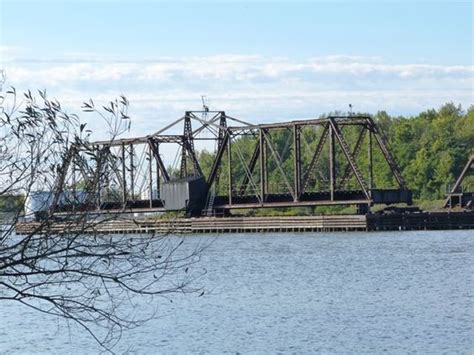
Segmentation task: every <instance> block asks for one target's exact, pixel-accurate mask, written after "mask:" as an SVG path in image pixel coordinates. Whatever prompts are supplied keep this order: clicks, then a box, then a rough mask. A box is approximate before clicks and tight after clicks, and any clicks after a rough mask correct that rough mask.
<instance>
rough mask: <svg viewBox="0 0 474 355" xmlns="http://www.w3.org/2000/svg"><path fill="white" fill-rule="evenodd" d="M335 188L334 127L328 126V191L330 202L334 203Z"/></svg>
mask: <svg viewBox="0 0 474 355" xmlns="http://www.w3.org/2000/svg"><path fill="white" fill-rule="evenodd" d="M335 186H336V146H335V140H334V127H333V126H332V125H330V126H329V190H330V193H331V201H334V192H335Z"/></svg>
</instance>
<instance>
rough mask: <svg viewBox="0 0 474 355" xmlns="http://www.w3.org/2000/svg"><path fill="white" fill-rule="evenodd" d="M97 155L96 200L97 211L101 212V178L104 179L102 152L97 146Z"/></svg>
mask: <svg viewBox="0 0 474 355" xmlns="http://www.w3.org/2000/svg"><path fill="white" fill-rule="evenodd" d="M95 155H96V161H97V165H96V169H97V199H96V204H97V206H96V207H97V209H98V210H100V203H101V199H100V193H101V183H100V182H101V178H102V150H101V149H99V146H98V145H96V146H95Z"/></svg>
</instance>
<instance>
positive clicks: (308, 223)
mask: <svg viewBox="0 0 474 355" xmlns="http://www.w3.org/2000/svg"><path fill="white" fill-rule="evenodd" d="M38 226H39V223H38V222H23V223H18V224H17V225H16V232H17V234H29V233H32V232H34V231H35V230H36V229H37V228H38ZM436 229H437V230H440V229H474V212H419V213H393V214H369V215H324V216H285V217H201V218H177V219H170V220H165V219H158V220H131V219H117V220H112V221H103V222H101V223H96V224H95V225H94V226H93V227H89V228H88V229H87V230H85V231H84V232H85V233H101V234H119V233H120V234H123V233H125V234H142V233H156V234H165V233H175V234H200V233H219V234H221V233H285V232H347V231H386V230H387V231H388V230H436ZM49 230H50V231H51V232H53V233H54V232H57V233H61V232H64V231H66V230H67V231H69V232H74V231H78V230H79V227H76V226H74V224H71V223H67V224H66V223H65V222H56V223H53V224H52V225H51V226H50V228H49Z"/></svg>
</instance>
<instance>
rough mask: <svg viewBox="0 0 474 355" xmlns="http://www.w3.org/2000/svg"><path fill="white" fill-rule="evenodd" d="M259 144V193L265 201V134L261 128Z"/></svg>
mask: <svg viewBox="0 0 474 355" xmlns="http://www.w3.org/2000/svg"><path fill="white" fill-rule="evenodd" d="M259 145H260V195H261V197H262V198H261V201H262V203H263V202H265V195H266V194H267V154H266V153H267V147H266V144H265V136H264V134H263V128H260V129H259Z"/></svg>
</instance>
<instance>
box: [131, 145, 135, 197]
mask: <svg viewBox="0 0 474 355" xmlns="http://www.w3.org/2000/svg"><path fill="white" fill-rule="evenodd" d="M134 155H135V150H134V149H133V144H130V198H131V199H132V200H135V172H134V169H135V167H134V166H133V163H134V159H133V158H134Z"/></svg>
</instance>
